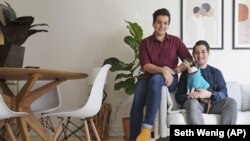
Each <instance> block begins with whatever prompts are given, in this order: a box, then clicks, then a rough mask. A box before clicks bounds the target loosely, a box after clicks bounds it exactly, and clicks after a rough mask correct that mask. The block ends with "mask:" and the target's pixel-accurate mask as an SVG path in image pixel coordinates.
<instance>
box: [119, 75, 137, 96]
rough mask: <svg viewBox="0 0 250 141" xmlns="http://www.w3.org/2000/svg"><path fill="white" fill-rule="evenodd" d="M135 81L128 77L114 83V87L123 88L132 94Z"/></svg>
mask: <svg viewBox="0 0 250 141" xmlns="http://www.w3.org/2000/svg"><path fill="white" fill-rule="evenodd" d="M135 83H136V82H135V79H134V78H128V79H126V80H124V81H120V82H117V83H115V86H114V89H115V90H120V89H124V90H125V92H126V93H127V94H129V95H132V94H134V90H135Z"/></svg>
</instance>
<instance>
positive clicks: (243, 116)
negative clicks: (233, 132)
mask: <svg viewBox="0 0 250 141" xmlns="http://www.w3.org/2000/svg"><path fill="white" fill-rule="evenodd" d="M249 117H250V111H248V112H241V111H238V112H237V121H236V124H244V125H250V118H249Z"/></svg>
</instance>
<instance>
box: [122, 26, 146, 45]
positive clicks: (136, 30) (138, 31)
mask: <svg viewBox="0 0 250 141" xmlns="http://www.w3.org/2000/svg"><path fill="white" fill-rule="evenodd" d="M126 22H127V23H128V24H129V25H128V26H127V28H128V29H129V32H130V34H131V35H132V36H134V37H135V38H136V40H137V41H138V43H139V42H141V40H142V37H143V30H142V28H141V26H139V25H138V24H137V23H132V22H129V21H126Z"/></svg>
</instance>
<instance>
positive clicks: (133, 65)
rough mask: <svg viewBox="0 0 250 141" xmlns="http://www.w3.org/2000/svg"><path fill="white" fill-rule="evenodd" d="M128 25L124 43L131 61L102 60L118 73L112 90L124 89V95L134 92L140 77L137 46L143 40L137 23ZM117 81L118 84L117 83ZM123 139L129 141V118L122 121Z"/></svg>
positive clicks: (112, 70) (141, 31) (114, 58)
mask: <svg viewBox="0 0 250 141" xmlns="http://www.w3.org/2000/svg"><path fill="white" fill-rule="evenodd" d="M125 22H126V23H127V24H128V25H127V28H128V30H129V33H130V35H127V36H125V38H124V42H125V43H126V44H127V45H128V46H129V47H130V48H131V49H132V50H133V53H134V54H133V55H134V57H133V59H132V61H131V62H129V63H125V62H124V61H121V60H119V59H118V58H116V57H110V58H108V59H106V60H104V63H103V64H111V65H112V67H111V69H110V71H111V72H120V73H118V74H117V75H116V77H115V81H116V83H115V85H114V90H120V89H124V90H125V92H126V94H128V95H133V94H134V91H135V85H136V83H137V81H138V78H139V77H140V76H141V75H142V69H141V66H140V64H139V58H138V53H139V46H140V42H141V40H142V38H143V30H142V28H141V26H140V25H138V23H133V22H129V21H125ZM117 81H118V82H117ZM122 120H123V121H122V123H123V131H124V138H125V140H126V141H128V140H129V128H130V126H129V122H130V118H129V117H124V118H123V119H122Z"/></svg>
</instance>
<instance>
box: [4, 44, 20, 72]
mask: <svg viewBox="0 0 250 141" xmlns="http://www.w3.org/2000/svg"><path fill="white" fill-rule="evenodd" d="M24 51H25V48H24V47H22V46H19V45H13V44H5V45H0V67H16V68H21V67H23V59H24Z"/></svg>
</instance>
